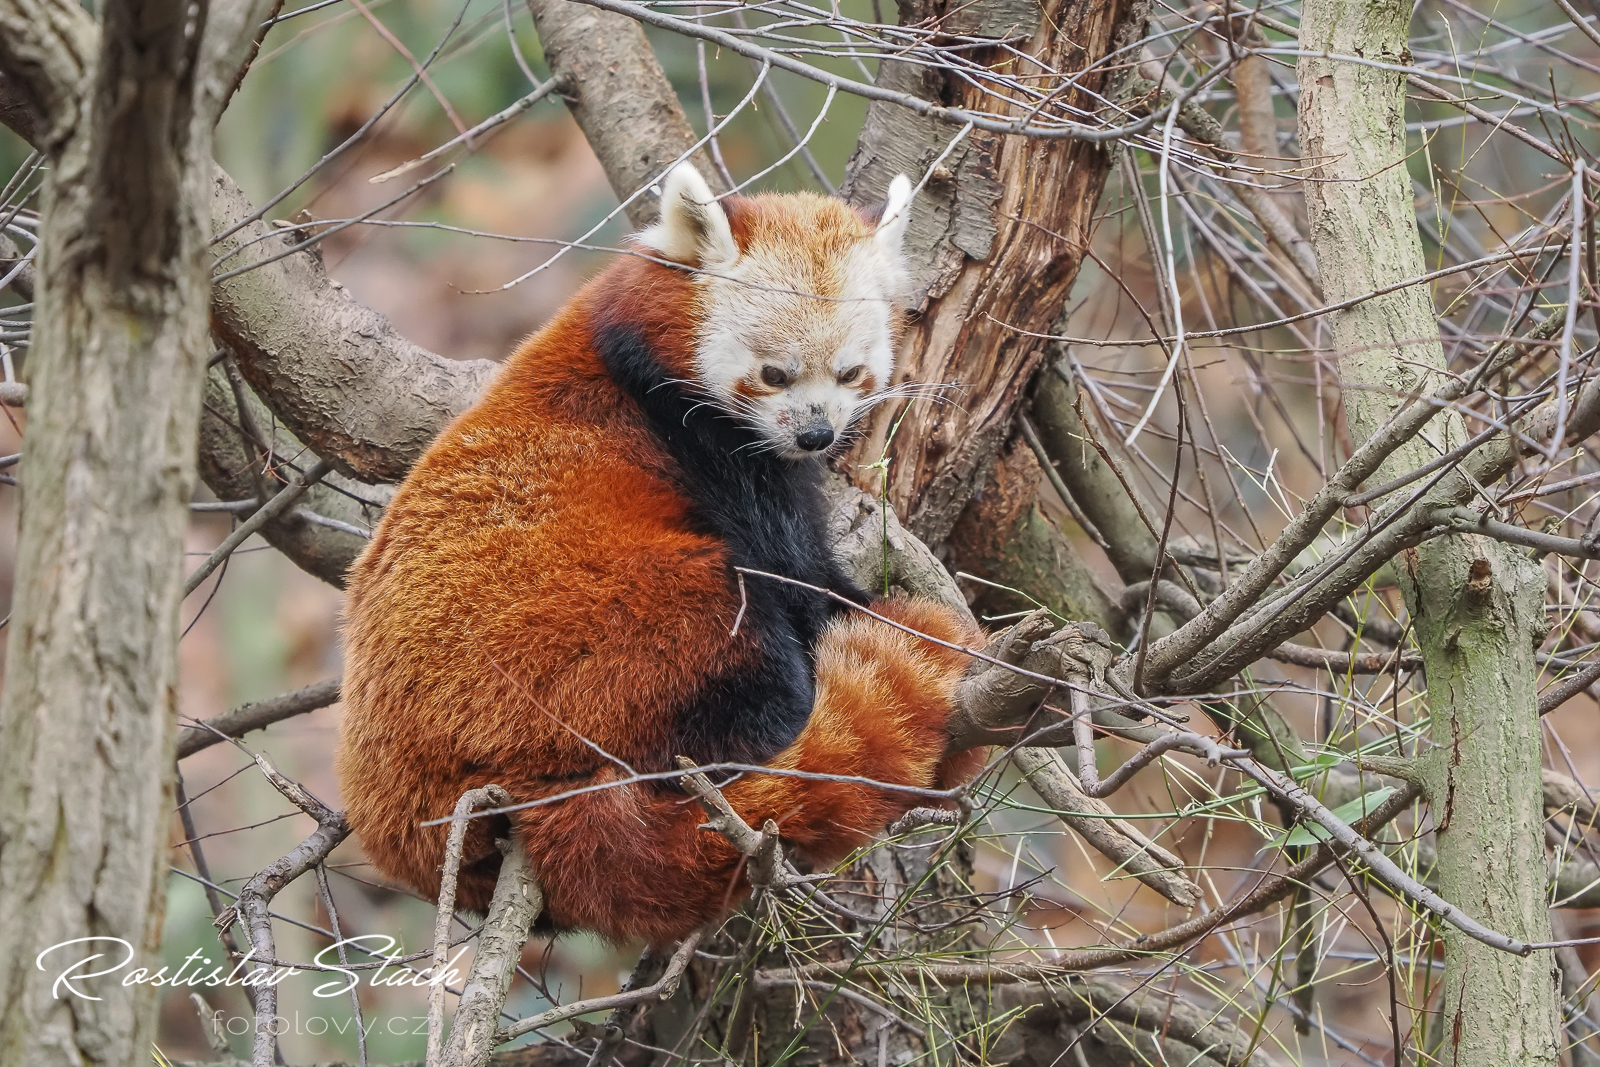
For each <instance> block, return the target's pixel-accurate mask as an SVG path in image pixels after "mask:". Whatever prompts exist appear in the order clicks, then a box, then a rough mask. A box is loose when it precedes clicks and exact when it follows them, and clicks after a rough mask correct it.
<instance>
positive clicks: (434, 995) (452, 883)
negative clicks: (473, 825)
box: [425, 783, 511, 1067]
mask: <svg viewBox="0 0 1600 1067" xmlns="http://www.w3.org/2000/svg"><path fill="white" fill-rule="evenodd" d="M509 803H511V794H510V793H507V792H506V791H505V790H504V789H502V788H501V787H500V786H498V785H494V784H493V783H491V784H489V785H486V786H484V787H483V788H481V789H469V790H467V791H466V792H465V793H463V794H461V799H459V800H457V801H456V806H455V812H454V818H453V820H452V821H451V823H450V833H449V834H448V835H447V836H446V838H445V846H444V871H443V876H442V877H441V879H440V881H439V907H438V909H437V911H436V913H435V916H434V923H433V970H432V973H431V975H430V977H431V978H432V979H433V981H432V982H430V983H429V985H428V1050H427V1055H426V1057H425V1060H426V1062H427V1064H428V1067H438V1065H439V1050H440V1046H441V1039H442V1037H443V1027H444V982H443V981H440V980H439V976H440V974H441V973H442V972H443V970H444V964H445V960H446V959H447V958H448V956H449V953H450V921H451V920H452V919H454V918H455V913H456V879H457V877H458V876H459V875H460V873H461V850H462V848H463V846H464V845H465V843H466V839H467V823H468V820H467V816H468V815H470V814H471V813H472V812H474V811H477V810H478V809H479V808H495V807H503V806H505V805H507V804H509ZM496 888H498V886H497V887H496Z"/></svg>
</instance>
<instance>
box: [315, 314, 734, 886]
mask: <svg viewBox="0 0 1600 1067" xmlns="http://www.w3.org/2000/svg"><path fill="white" fill-rule="evenodd" d="M584 325H585V322H584V318H583V315H582V307H581V305H580V306H579V307H578V308H576V309H574V310H572V311H569V312H568V313H567V314H565V315H564V316H563V318H562V319H560V320H558V321H557V322H556V323H554V324H552V326H551V327H549V328H547V329H546V330H544V331H542V332H541V333H540V334H538V335H536V336H535V337H534V338H532V339H530V340H529V341H528V342H527V343H526V344H525V345H524V346H523V348H522V349H521V350H520V351H519V352H518V353H517V354H516V356H514V357H513V359H512V360H511V362H510V363H509V364H508V366H507V368H506V370H505V372H504V373H503V374H502V375H501V376H500V377H499V378H498V379H497V380H496V381H495V383H494V384H493V385H491V387H490V389H489V391H488V393H487V394H486V395H485V396H484V397H483V398H482V399H481V400H480V401H479V403H478V404H477V405H475V406H474V407H473V408H472V409H471V410H469V411H467V412H466V413H465V414H463V415H462V416H461V417H460V418H459V419H457V420H456V421H455V422H454V423H453V424H452V425H451V426H450V427H449V428H448V429H447V430H446V431H445V432H444V433H443V434H442V435H441V436H440V437H439V439H438V440H437V441H436V442H435V443H434V444H433V446H432V447H431V448H430V449H429V451H428V453H427V454H426V455H425V456H424V457H423V459H422V460H421V461H420V462H419V464H418V465H417V467H416V468H415V469H414V470H413V471H412V473H411V474H410V476H409V477H408V478H407V480H406V482H405V484H404V485H403V486H402V487H401V489H400V491H399V492H398V493H396V495H395V498H394V500H393V502H392V503H391V504H390V506H389V508H388V510H387V512H386V514H385V517H384V520H383V522H382V524H381V525H380V527H379V529H378V531H377V532H376V534H375V536H374V538H373V541H372V543H371V544H370V545H369V546H368V548H367V550H366V552H365V553H363V555H362V556H361V558H360V559H359V560H358V561H357V563H356V565H355V566H354V568H353V569H352V571H351V575H350V581H349V599H348V602H347V608H346V622H345V661H346V673H345V680H344V715H343V720H342V725H341V733H342V744H341V750H340V754H339V770H340V776H341V780H342V783H343V789H344V798H345V801H346V804H347V817H348V818H349V820H350V823H351V825H352V827H353V828H354V829H355V830H356V831H357V832H358V834H360V836H361V838H362V840H363V843H364V846H365V848H366V850H367V853H368V856H369V858H370V859H371V860H372V862H373V863H374V864H375V865H376V866H377V867H378V868H379V869H380V870H382V871H383V872H384V873H386V874H389V875H391V876H393V877H396V878H399V879H401V880H403V881H406V882H409V883H410V884H412V885H416V886H418V887H419V888H422V889H424V890H425V891H427V892H430V893H431V892H433V887H434V886H436V885H437V879H438V871H437V867H438V864H439V861H440V859H441V858H442V855H443V843H444V834H445V829H444V828H443V827H433V828H429V829H426V830H423V829H419V828H418V827H417V823H419V822H421V821H424V820H428V819H434V818H438V817H440V816H442V815H448V814H449V813H450V811H451V809H452V808H453V807H454V805H455V802H456V799H457V798H458V797H459V796H460V794H461V793H462V792H464V791H465V790H467V789H469V788H473V787H475V786H478V785H482V784H484V783H486V782H490V781H495V782H499V783H500V784H502V785H505V786H507V787H508V788H510V789H512V791H513V795H516V796H518V799H531V798H532V795H536V794H539V793H547V792H550V791H552V790H554V789H559V788H561V787H562V786H563V784H564V783H570V782H571V781H574V780H576V779H577V778H578V777H581V774H580V772H583V771H586V770H588V771H590V772H591V773H592V771H593V770H598V769H599V765H600V764H601V763H602V762H603V761H604V759H605V756H603V755H602V754H600V753H598V752H596V751H595V748H594V747H592V746H598V748H600V749H603V750H604V751H605V753H608V754H610V755H612V756H615V757H616V758H618V759H620V760H623V761H628V762H633V761H635V760H637V759H638V758H639V757H640V755H641V754H643V753H651V752H654V751H655V750H657V749H659V748H660V747H661V746H662V745H664V744H666V743H667V741H666V734H667V732H668V730H669V729H670V726H671V723H670V722H668V721H666V719H665V718H664V717H663V716H662V715H661V714H660V713H659V712H660V709H668V708H672V707H676V706H677V705H679V704H680V703H682V701H683V700H684V699H685V697H686V695H687V694H689V693H690V692H691V691H692V690H693V688H694V687H695V686H696V685H697V684H698V683H699V681H700V679H699V676H698V674H697V673H696V672H695V665H701V664H706V663H712V662H726V661H727V660H728V659H729V657H730V651H733V652H734V654H736V650H730V649H729V648H728V647H726V646H727V644H728V632H729V629H730V628H731V625H732V622H733V618H734V615H735V614H736V613H737V610H738V605H737V604H736V603H732V602H731V601H730V598H729V597H728V595H727V592H726V588H725V587H726V580H725V567H724V563H725V561H724V558H723V550H722V546H721V544H720V543H719V542H718V541H716V540H715V539H714V538H712V537H709V536H707V535H706V534H704V533H699V532H694V531H693V530H692V529H691V528H690V522H689V520H688V517H687V515H686V512H685V505H684V502H683V500H682V498H681V495H680V494H679V493H678V492H676V491H675V490H674V488H673V487H672V484H671V481H670V468H669V465H668V464H669V461H668V460H667V459H666V457H664V456H663V454H662V453H661V451H660V449H659V447H658V446H657V445H656V444H655V442H654V441H653V439H652V438H651V437H650V435H649V432H648V430H647V429H645V428H644V426H643V425H642V423H641V420H640V417H639V414H638V411H637V409H636V408H635V407H634V406H633V405H632V404H631V402H630V401H628V400H627V398H626V397H624V395H623V394H622V392H621V391H620V390H619V389H618V388H617V386H616V385H615V384H614V383H613V382H612V381H611V379H610V378H609V377H608V376H607V374H606V372H605V370H604V368H603V367H602V366H601V365H600V363H599V360H598V359H597V358H596V357H595V355H594V353H593V351H592V350H591V348H590V346H589V338H588V335H587V331H586V329H585V328H584ZM586 742H587V743H586ZM486 849H489V850H490V851H492V848H491V846H490V842H489V834H488V832H487V830H486V829H485V830H482V831H478V832H475V833H474V834H473V836H472V837H471V838H469V848H468V853H467V855H468V857H469V859H470V858H471V857H472V856H473V855H474V854H475V850H476V852H477V853H480V854H487V853H485V850H486Z"/></svg>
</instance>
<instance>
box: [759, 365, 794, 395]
mask: <svg viewBox="0 0 1600 1067" xmlns="http://www.w3.org/2000/svg"><path fill="white" fill-rule="evenodd" d="M761 380H762V381H764V382H766V383H767V384H768V385H770V386H772V387H773V388H774V389H781V388H783V387H784V386H786V385H788V384H789V375H788V373H787V372H785V371H784V369H783V368H782V367H773V366H766V367H762V368H761Z"/></svg>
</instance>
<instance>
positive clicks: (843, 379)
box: [839, 363, 866, 385]
mask: <svg viewBox="0 0 1600 1067" xmlns="http://www.w3.org/2000/svg"><path fill="white" fill-rule="evenodd" d="M865 369H866V368H865V367H863V366H861V364H859V363H857V364H856V365H855V366H854V367H851V368H850V369H849V370H847V371H844V372H842V373H841V374H840V375H839V384H840V385H854V384H855V383H856V382H857V381H858V380H860V378H861V372H862V371H863V370H865Z"/></svg>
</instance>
